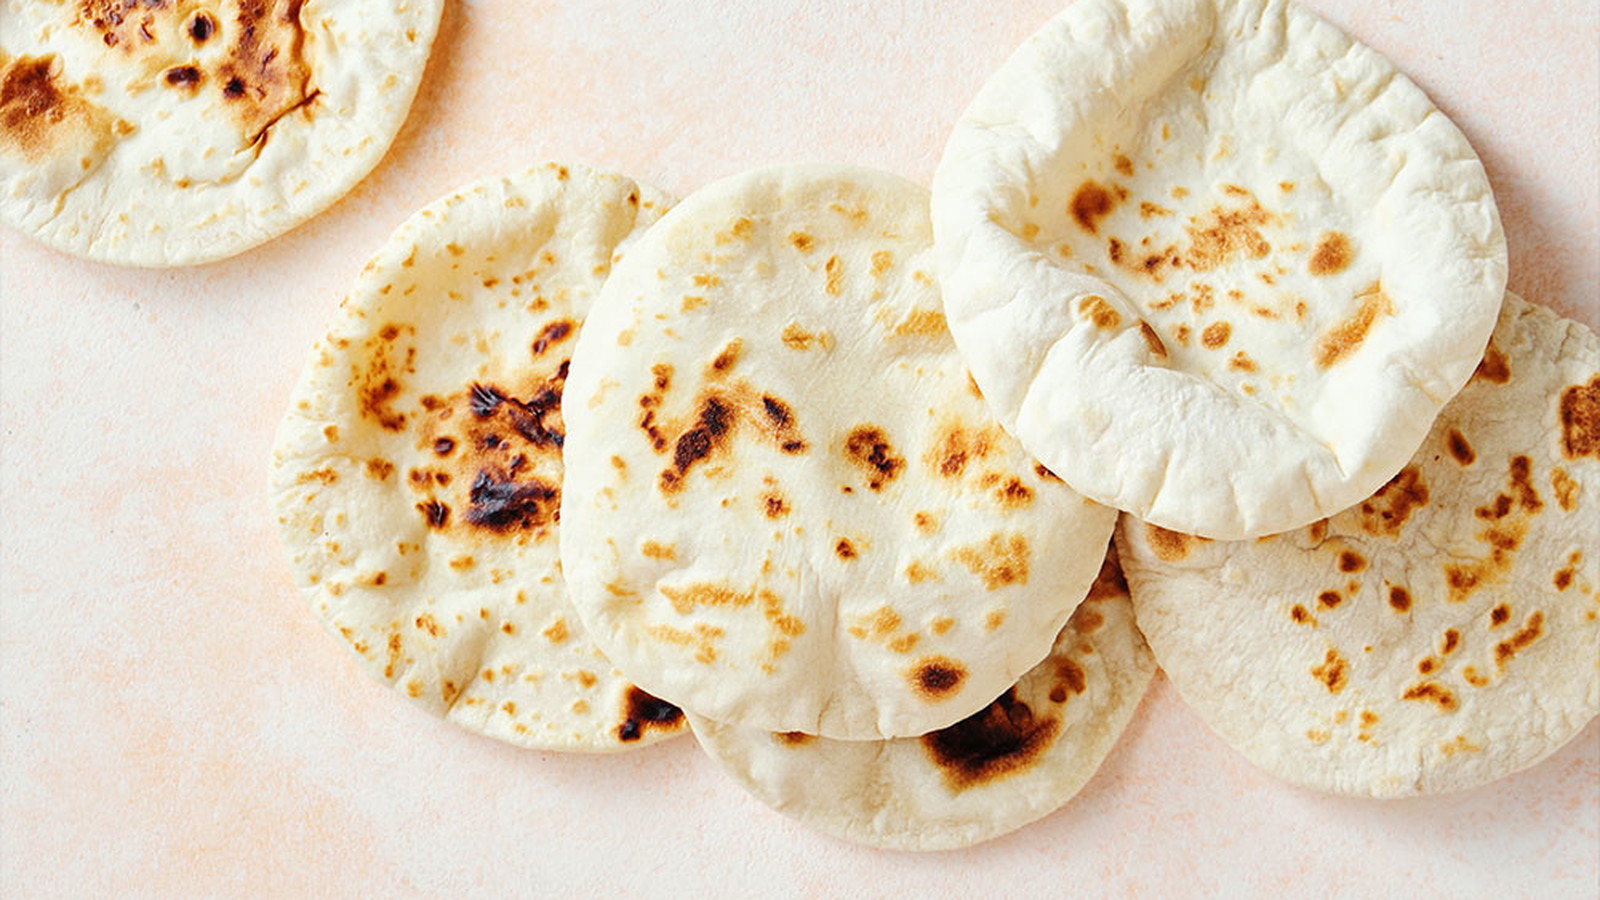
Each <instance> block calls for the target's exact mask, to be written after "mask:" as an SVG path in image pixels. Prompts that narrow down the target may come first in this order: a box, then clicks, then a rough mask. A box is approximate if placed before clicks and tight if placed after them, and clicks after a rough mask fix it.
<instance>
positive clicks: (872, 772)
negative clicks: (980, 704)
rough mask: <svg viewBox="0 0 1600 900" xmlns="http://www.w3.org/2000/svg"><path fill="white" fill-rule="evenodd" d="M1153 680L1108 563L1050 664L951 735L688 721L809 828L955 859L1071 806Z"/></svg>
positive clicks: (771, 800) (1122, 586) (1123, 587)
mask: <svg viewBox="0 0 1600 900" xmlns="http://www.w3.org/2000/svg"><path fill="white" fill-rule="evenodd" d="M1154 674H1155V662H1154V660H1153V659H1152V658H1151V656H1150V649H1149V647H1147V646H1145V642H1144V638H1142V637H1140V635H1139V632H1138V629H1137V628H1135V627H1134V622H1133V607H1132V606H1131V605H1130V603H1129V601H1128V589H1127V584H1126V583H1125V582H1124V581H1123V579H1122V573H1121V572H1120V571H1119V570H1118V568H1117V564H1116V560H1115V556H1114V555H1113V557H1112V558H1109V559H1107V560H1106V562H1105V565H1104V567H1103V568H1102V569H1101V572H1100V576H1099V577H1098V578H1097V579H1096V580H1095V583H1094V586H1093V587H1092V588H1091V589H1090V591H1089V597H1088V599H1087V600H1085V601H1084V603H1083V605H1082V606H1080V607H1078V610H1077V611H1076V612H1074V613H1073V614H1072V619H1071V620H1070V621H1069V622H1068V623H1067V627H1066V628H1063V629H1062V630H1061V634H1060V635H1059V636H1058V637H1057V638H1056V643H1055V646H1054V647H1052V648H1051V650H1050V655H1049V656H1047V657H1045V659H1044V661H1043V662H1041V663H1039V664H1038V665H1037V666H1034V667H1033V668H1032V669H1030V670H1029V671H1028V672H1027V674H1025V675H1023V676H1022V678H1021V680H1019V681H1018V682H1017V684H1016V685H1015V686H1014V687H1012V688H1010V689H1008V690H1007V691H1006V692H1005V693H1004V694H1002V695H1000V697H998V698H997V699H995V701H994V702H992V703H990V704H989V705H988V706H986V707H984V708H983V709H982V710H980V711H978V712H977V713H974V714H973V715H971V716H969V717H967V718H966V719H964V720H962V721H961V722H958V723H956V724H955V725H952V726H950V727H948V728H944V729H941V730H939V731H935V732H932V733H930V734H925V735H923V736H921V737H915V738H900V739H897V740H891V741H834V740H829V739H827V738H818V737H813V736H811V735H807V734H800V733H791V734H773V733H771V732H766V731H760V730H758V729H753V728H747V727H743V726H739V725H724V724H719V723H716V722H712V721H710V720H708V719H702V718H699V717H697V716H690V718H689V724H690V725H691V726H692V727H693V728H694V733H695V737H696V738H698V739H699V741H700V745H701V746H702V747H703V748H705V750H706V752H707V753H709V754H710V755H711V757H712V758H713V759H715V760H717V762H718V763H720V764H721V765H722V767H723V769H724V770H726V771H727V772H728V773H729V774H730V775H731V776H732V777H733V778H734V779H735V780H737V781H738V782H739V784H740V785H741V786H743V787H744V788H745V789H746V790H748V791H749V792H750V793H751V794H753V795H755V796H756V797H757V798H758V799H760V800H761V801H762V802H764V803H766V804H768V805H770V806H772V807H774V808H775V809H777V810H779V811H781V812H784V813H786V814H788V815H791V816H793V817H795V818H796V819H798V820H800V821H801V822H803V823H805V824H806V825H808V826H811V827H813V828H816V829H818V830H820V831H823V832H826V833H828V834H831V835H834V836H835V837H840V838H843V839H845V840H849V841H855V842H857V843H861V844H868V845H871V846H874V847H884V848H889V849H894V850H951V849H955V848H959V847H968V846H971V845H973V844H976V843H980V842H982V841H986V840H990V839H992V838H995V837H999V836H1000V835H1002V834H1006V833H1008V832H1011V831H1015V830H1016V829H1018V828H1021V827H1022V826H1024V825H1026V824H1028V823H1029V822H1032V821H1034V820H1036V819H1039V818H1041V817H1043V816H1046V815H1048V814H1050V813H1051V812H1053V811H1054V810H1056V809H1058V808H1060V807H1061V806H1062V805H1063V804H1065V803H1066V802H1067V801H1068V800H1070V799H1072V797H1073V796H1075V795H1076V794H1077V793H1078V791H1079V790H1081V789H1082V788H1083V786H1084V784H1086V783H1087V782H1088V781H1089V778H1090V777H1091V776H1092V775H1094V773H1095V772H1096V771H1097V770H1098V769H1099V768H1100V763H1101V762H1102V761H1103V760H1104V759H1105V757H1106V756H1107V754H1109V753H1110V752H1111V748H1112V746H1113V745H1114V744H1115V743H1116V741H1117V738H1118V736H1119V735H1121V733H1122V730H1123V728H1125V727H1126V726H1127V724H1128V721H1129V720H1130V719H1132V718H1133V713H1134V711H1135V710H1136V709H1137V708H1138V706H1139V701H1140V699H1141V698H1143V697H1144V693H1145V689H1146V688H1147V687H1148V686H1149V684H1150V678H1151V676H1153V675H1154Z"/></svg>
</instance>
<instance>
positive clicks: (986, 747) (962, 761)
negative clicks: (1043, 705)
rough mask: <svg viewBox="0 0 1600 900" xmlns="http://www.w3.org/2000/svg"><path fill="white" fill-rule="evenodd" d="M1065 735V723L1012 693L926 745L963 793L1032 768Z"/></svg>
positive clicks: (931, 735)
mask: <svg viewBox="0 0 1600 900" xmlns="http://www.w3.org/2000/svg"><path fill="white" fill-rule="evenodd" d="M1060 730H1061V720H1060V719H1058V718H1054V717H1048V718H1047V717H1036V716H1035V715H1034V714H1033V711H1032V710H1031V709H1030V708H1029V707H1028V705H1027V704H1026V703H1023V702H1022V701H1020V700H1018V699H1017V697H1016V689H1015V688H1012V689H1010V690H1007V691H1006V692H1005V693H1004V694H1003V695H1001V696H1000V697H998V698H996V699H995V700H994V702H992V703H990V704H989V705H988V706H986V707H984V708H983V709H981V710H979V711H978V712H976V713H973V714H972V715H970V716H968V717H967V718H965V719H962V720H961V721H960V722H957V723H956V724H954V725H951V726H949V727H948V728H941V729H939V730H938V731H934V732H931V733H929V734H926V735H924V736H923V737H922V738H921V740H922V746H923V748H924V749H925V750H926V751H927V753H928V756H929V758H931V759H932V760H933V762H934V764H935V765H937V766H938V767H939V769H940V771H941V773H942V774H943V776H944V782H945V785H946V786H947V787H948V788H949V789H950V790H952V791H955V792H958V793H959V792H961V791H964V790H966V789H967V788H970V787H973V786H976V785H980V784H987V783H990V782H993V781H997V780H1000V779H1002V778H1005V777H1007V776H1009V775H1012V774H1014V773H1016V772H1019V771H1022V770H1023V769H1026V768H1027V767H1028V766H1030V765H1032V764H1033V763H1034V762H1035V761H1036V760H1037V759H1038V758H1039V757H1040V756H1041V755H1042V754H1043V753H1044V751H1045V750H1046V749H1047V748H1048V747H1049V746H1050V745H1051V744H1053V743H1054V742H1055V739H1056V735H1057V734H1058V733H1059V732H1060Z"/></svg>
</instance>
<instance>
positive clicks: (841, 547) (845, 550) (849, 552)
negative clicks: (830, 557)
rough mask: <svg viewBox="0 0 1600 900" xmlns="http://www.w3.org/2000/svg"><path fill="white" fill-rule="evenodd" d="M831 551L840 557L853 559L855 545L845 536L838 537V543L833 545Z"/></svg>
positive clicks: (854, 556)
mask: <svg viewBox="0 0 1600 900" xmlns="http://www.w3.org/2000/svg"><path fill="white" fill-rule="evenodd" d="M833 552H834V554H835V555H836V556H838V557H839V558H840V559H855V558H856V545H855V544H852V543H850V541H849V539H847V538H840V539H839V543H837V544H834V545H833Z"/></svg>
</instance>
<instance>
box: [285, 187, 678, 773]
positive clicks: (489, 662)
mask: <svg viewBox="0 0 1600 900" xmlns="http://www.w3.org/2000/svg"><path fill="white" fill-rule="evenodd" d="M666 206H667V201H666V200H665V199H664V198H663V197H662V196H661V195H659V194H657V193H656V192H655V191H653V190H651V189H649V188H646V187H643V186H642V185H639V184H638V183H636V182H634V181H632V180H629V179H627V178H622V177H619V176H615V175H604V174H599V173H595V172H590V171H587V170H584V169H581V168H578V167H575V166H561V165H549V166H544V167H540V168H536V169H532V170H529V171H527V172H524V173H522V174H520V175H516V176H513V177H507V178H492V179H488V180H485V181H480V182H476V183H474V184H471V185H468V186H467V187H465V188H463V189H461V190H460V191H457V192H456V193H454V194H451V195H450V196H447V197H445V198H443V199H441V200H439V201H437V202H435V203H433V204H432V205H430V206H428V207H427V208H425V209H423V210H422V211H421V212H418V213H417V214H416V215H414V216H412V217H411V219H409V220H408V221H407V222H406V223H405V224H403V225H401V226H400V228H399V229H398V230H397V231H396V232H395V233H394V235H393V236H392V237H391V238H390V239H389V241H388V243H386V244H385V245H384V247H383V249H382V250H380V251H379V252H378V254H377V256H375V257H374V258H373V259H372V261H371V262H370V263H368V264H367V267H366V268H365V269H363V270H362V273H361V275H360V276H359V277H358V278H357V280H356V284H355V286H354V287H353V288H352V290H351V291H350V293H349V295H348V296H347V297H346V298H345V300H344V302H343V303H342V304H341V305H340V308H339V311H338V314H337V315H336V316H335V318H334V321H333V323H332V325H331V326H330V327H329V328H328V332H327V334H326V335H325V336H324V337H323V338H321V339H320V340H319V341H317V344H316V346H315V348H314V349H313V352H312V359H311V362H310V364H309V365H308V366H307V368H306V370H305V372H304V374H303V375H302V377H301V380H300V383H299V385H298V386H297V387H296V388H295V392H294V395H293V398H292V399H291V401H290V407H289V412H288V414H287V415H286V416H285V417H284V421H283V424H282V425H281V426H280V428H279V430H278V437H277V443H276V446H275V447H274V450H273V461H272V470H271V475H270V495H271V499H272V505H273V509H274V511H275V512H276V513H277V516H278V522H279V526H280V532H281V536H282V538H283V543H284V546H285V548H286V549H287V551H288V553H289V556H290V560H291V563H292V566H293V568H294V571H295V576H296V579H297V581H298V582H299V585H300V587H301V589H302V590H303V592H304V593H305V595H306V597H307V599H308V600H309V601H310V605H311V609H312V611H313V612H314V613H315V614H316V615H317V617H318V618H319V619H320V620H321V621H322V622H323V624H324V625H326V626H327V628H328V631H329V633H330V634H332V635H333V636H334V637H335V638H337V639H338V640H339V641H340V642H341V643H343V644H345V645H346V646H347V647H348V648H349V649H350V651H351V652H352V654H353V655H354V656H355V658H356V660H357V661H358V662H359V663H360V664H361V666H362V668H363V669H365V670H366V671H367V672H368V673H369V674H370V675H372V676H373V677H375V678H377V679H379V680H380V681H382V682H384V683H386V684H388V685H390V686H391V687H393V688H394V689H395V690H396V691H398V692H400V693H401V694H402V695H404V696H406V697H408V698H410V699H411V700H413V701H415V702H416V703H417V704H419V705H420V706H422V707H423V708H424V709H426V710H428V711H429V712H432V713H434V714H436V715H441V716H444V717H446V718H448V719H449V720H450V721H452V722H455V723H456V724H458V725H461V726H462V727H465V728H468V729H470V730H473V731H477V732H480V733H483V734H486V735H489V736H491V737H495V738H499V739H501V740H505V741H509V742H511V743H513V744H518V745H521V746H526V747H538V748H544V749H554V750H578V751H600V752H604V751H611V750H621V749H626V748H629V747H636V746H643V745H645V744H649V743H653V742H655V741H657V740H660V739H662V738H667V737H671V736H673V735H675V734H679V733H682V731H683V730H684V727H685V726H684V722H683V718H682V714H681V713H680V712H679V710H678V709H677V708H676V707H674V706H672V705H671V704H668V703H666V702H664V701H661V700H659V699H658V698H656V697H654V696H652V695H650V694H648V693H646V692H644V691H642V690H640V689H639V688H638V687H636V686H634V685H633V684H631V683H630V682H629V681H628V680H627V679H626V678H625V677H624V676H623V675H622V673H621V672H619V671H618V670H617V669H616V667H615V666H613V665H612V664H611V663H610V662H609V661H608V660H607V659H606V658H605V657H604V656H603V655H602V654H601V653H600V652H599V650H597V649H596V648H595V646H594V643H593V642H592V641H591V640H589V638H588V636H587V635H586V633H585V631H584V628H583V624H582V622H581V620H580V619H579V618H578V616H577V614H576V613H575V612H574V611H573V609H572V608H571V604H570V602H569V601H568V599H567V588H566V583H565V581H564V579H563V578H562V575H561V565H560V560H559V558H558V554H557V531H558V522H559V514H558V511H559V503H560V495H561V482H562V474H563V468H562V444H563V442H564V434H565V429H564V425H563V423H562V408H561V406H562V392H563V386H564V383H565V380H566V374H567V365H568V359H569V357H570V355H571V353H572V348H573V345H574V343H575V342H576V340H577V336H578V333H579V331H580V328H581V325H582V323H583V318H584V316H585V314H586V313H587V312H588V309H589V305H590V303H591V302H592V301H593V299H594V296H595V294H596V293H597V291H598V290H599V288H600V285H601V283H602V282H603V281H604V280H605V278H606V276H607V274H608V273H609V272H610V270H611V266H612V263H613V262H614V260H615V259H617V258H618V257H619V256H620V254H621V253H622V252H623V251H624V250H625V249H627V247H628V246H629V245H630V244H631V243H632V242H633V241H634V240H635V239H636V238H637V237H638V235H639V234H640V233H641V232H643V231H644V230H645V228H647V227H648V226H649V224H650V223H651V222H653V221H655V220H656V219H657V218H659V217H660V215H661V213H662V211H663V210H664V209H665V208H666Z"/></svg>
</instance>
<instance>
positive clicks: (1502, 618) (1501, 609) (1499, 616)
mask: <svg viewBox="0 0 1600 900" xmlns="http://www.w3.org/2000/svg"><path fill="white" fill-rule="evenodd" d="M1510 618H1511V607H1509V606H1507V605H1506V604H1504V603H1502V604H1500V605H1499V606H1496V607H1495V608H1494V609H1491V610H1489V627H1490V628H1499V627H1500V626H1501V625H1504V624H1505V623H1506V622H1507V621H1508V620H1509V619H1510Z"/></svg>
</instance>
